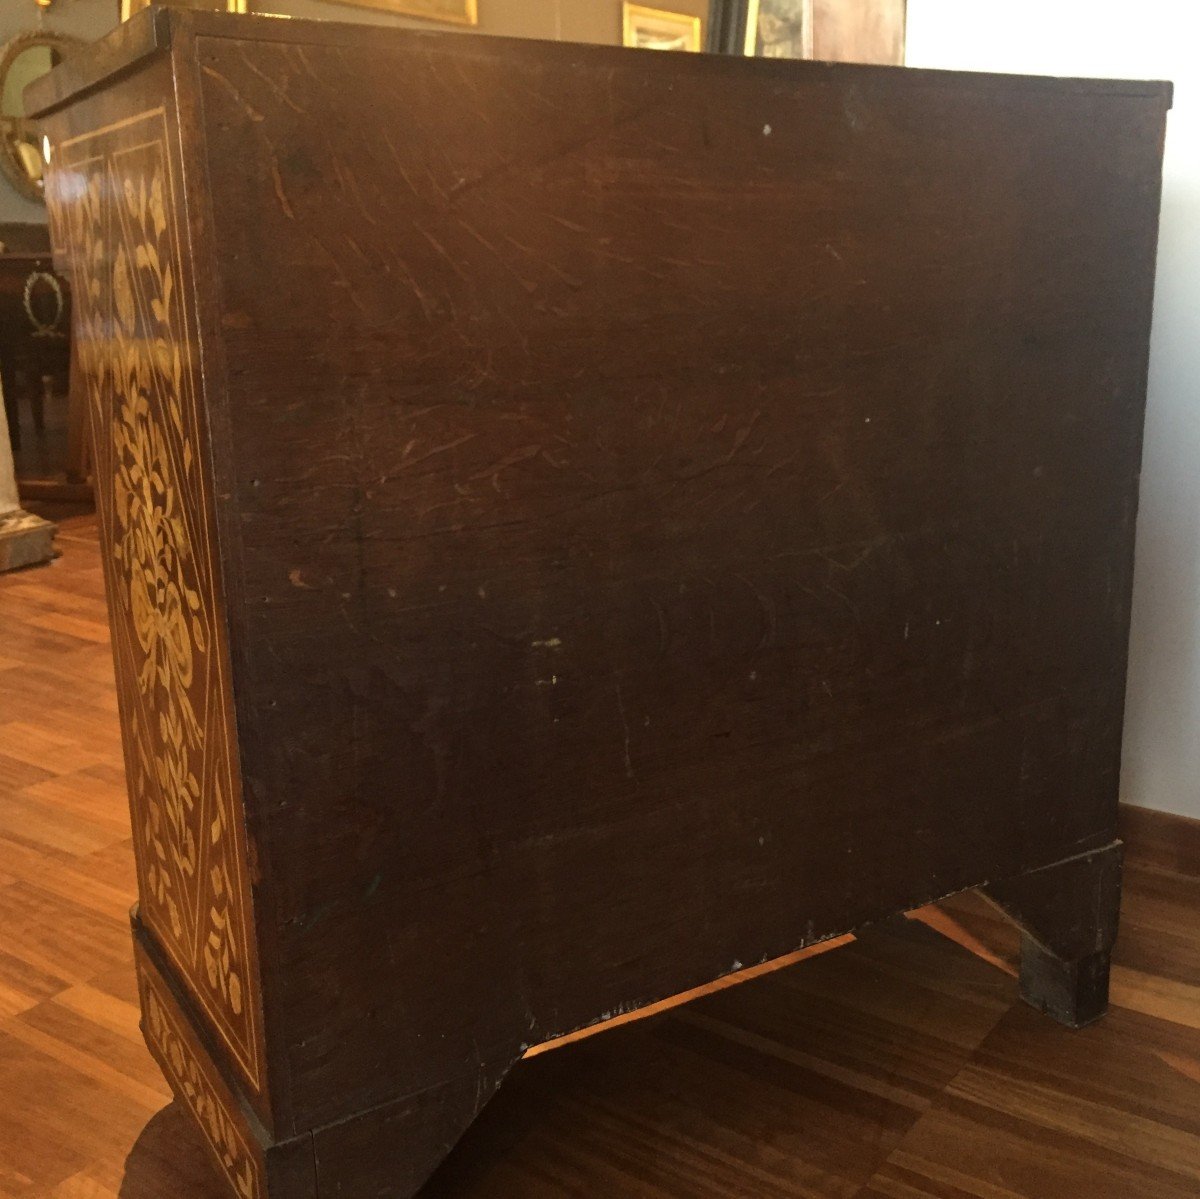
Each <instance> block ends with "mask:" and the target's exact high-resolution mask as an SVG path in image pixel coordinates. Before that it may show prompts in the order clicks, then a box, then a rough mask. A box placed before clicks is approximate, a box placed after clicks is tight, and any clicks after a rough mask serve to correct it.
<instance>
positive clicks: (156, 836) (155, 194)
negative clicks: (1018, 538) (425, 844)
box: [49, 110, 262, 1090]
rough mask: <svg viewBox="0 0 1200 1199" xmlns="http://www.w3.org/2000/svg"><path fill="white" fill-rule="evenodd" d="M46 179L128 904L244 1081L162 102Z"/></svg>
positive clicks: (235, 854)
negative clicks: (96, 574)
mask: <svg viewBox="0 0 1200 1199" xmlns="http://www.w3.org/2000/svg"><path fill="white" fill-rule="evenodd" d="M49 186H50V188H51V189H52V191H53V195H52V202H53V204H54V207H55V209H56V213H57V219H58V221H59V223H60V224H61V226H62V230H63V232H64V233H65V234H66V239H67V241H68V244H69V252H70V257H71V265H72V272H73V275H74V279H75V291H76V337H77V345H78V351H77V353H78V364H79V367H80V369H81V374H82V377H83V380H84V382H85V384H86V387H87V390H88V396H89V401H90V408H91V418H92V430H93V438H94V443H95V445H94V456H95V473H96V483H97V503H98V508H99V512H100V517H101V523H102V536H103V543H104V547H105V549H106V553H107V561H106V571H107V582H108V595H109V606H110V611H111V615H112V625H113V645H114V654H115V658H116V665H117V679H118V687H119V691H120V699H121V719H122V731H123V734H124V740H125V749H126V763H127V769H128V774H129V787H130V802H131V806H132V810H133V821H134V841H135V850H136V853H137V858H138V872H139V882H140V892H141V896H140V898H141V903H140V912H141V918H142V920H143V922H144V923H145V925H146V926H147V928H149V929H150V931H151V932H152V933H153V934H154V936H155V938H156V939H157V940H158V941H159V943H160V944H161V946H162V948H163V950H164V951H165V952H166V953H167V954H168V956H169V957H170V958H171V960H172V962H173V963H174V965H175V966H176V968H177V969H178V971H179V974H180V977H181V980H182V981H183V982H184V983H185V984H186V985H187V987H188V989H189V991H190V992H191V994H192V996H193V998H194V999H195V1000H196V1004H197V1007H198V1008H200V1009H201V1010H203V1012H204V1013H205V1014H206V1015H207V1016H208V1017H209V1019H210V1021H211V1024H212V1027H213V1029H214V1031H216V1032H217V1033H218V1034H219V1035H220V1037H221V1039H222V1040H223V1041H224V1042H225V1044H226V1045H227V1047H228V1048H229V1050H230V1053H231V1055H232V1057H233V1059H234V1060H235V1061H236V1063H237V1064H238V1065H239V1066H240V1067H241V1069H242V1071H243V1073H244V1074H245V1077H246V1079H247V1081H248V1082H249V1083H250V1084H251V1085H252V1086H253V1087H254V1088H255V1089H256V1090H257V1089H259V1087H260V1083H261V1079H262V1053H261V1030H260V1028H259V1027H258V1023H259V1020H260V1009H259V1003H258V983H257V973H256V971H257V965H256V962H255V959H254V955H253V949H254V947H253V943H252V939H251V931H252V928H253V922H252V920H251V915H250V910H249V902H248V900H249V879H248V871H247V865H246V861H247V855H246V845H245V830H244V827H243V822H242V818H241V784H240V779H239V776H238V771H237V764H236V759H235V752H234V740H233V722H232V716H231V713H232V698H231V689H230V682H229V661H228V652H227V647H226V644H225V641H224V636H223V633H222V626H221V622H220V612H219V608H218V598H217V596H218V590H217V579H216V570H217V567H216V563H215V558H214V555H213V550H212V546H213V539H214V535H215V534H214V529H213V513H212V497H211V494H210V491H209V489H210V483H209V481H208V479H207V478H206V476H205V472H204V470H203V461H204V459H205V454H206V440H205V439H206V429H205V422H204V420H203V419H202V413H201V411H200V409H199V406H198V404H199V395H198V386H197V381H198V362H197V359H196V340H195V336H194V333H193V331H192V330H191V329H190V328H189V327H188V324H187V320H188V318H187V314H186V305H185V304H184V303H183V302H182V292H183V289H184V286H185V281H184V278H183V258H182V255H181V252H180V237H179V230H178V228H177V224H176V222H177V220H178V215H177V209H176V206H175V203H174V198H173V189H174V185H173V178H172V167H171V160H170V155H169V151H168V143H167V130H166V121H165V116H164V114H163V112H162V111H161V110H159V111H155V112H153V113H148V114H146V115H144V116H142V117H139V118H136V119H134V120H133V121H127V122H123V123H122V124H121V125H119V126H115V127H113V128H112V129H108V130H102V131H99V132H97V133H94V134H89V135H87V136H85V137H82V138H79V139H77V140H75V141H74V142H70V143H67V144H66V145H64V146H63V147H62V151H61V153H60V155H59V156H58V159H57V161H56V163H55V169H54V171H53V172H52V177H51V179H50V183H49Z"/></svg>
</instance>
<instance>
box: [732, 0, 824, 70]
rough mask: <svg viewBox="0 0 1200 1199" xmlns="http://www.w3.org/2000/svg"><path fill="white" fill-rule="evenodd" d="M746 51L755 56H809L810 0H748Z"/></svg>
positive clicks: (811, 4)
mask: <svg viewBox="0 0 1200 1199" xmlns="http://www.w3.org/2000/svg"><path fill="white" fill-rule="evenodd" d="M746 53H747V54H750V55H754V56H756V57H758V58H812V56H813V0H749V3H748V5H747V14H746Z"/></svg>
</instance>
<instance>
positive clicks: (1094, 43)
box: [908, 0, 1200, 817]
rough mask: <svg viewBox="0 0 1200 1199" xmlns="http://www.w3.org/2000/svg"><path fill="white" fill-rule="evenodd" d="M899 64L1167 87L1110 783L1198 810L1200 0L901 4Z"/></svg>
mask: <svg viewBox="0 0 1200 1199" xmlns="http://www.w3.org/2000/svg"><path fill="white" fill-rule="evenodd" d="M908 64H909V65H910V66H914V67H955V68H963V69H967V70H979V71H1017V72H1023V73H1030V74H1048V75H1094V76H1114V77H1125V78H1136V79H1170V80H1172V81H1173V82H1174V83H1175V107H1174V109H1173V111H1172V112H1171V115H1170V117H1169V119H1168V131H1167V153H1166V165H1165V170H1164V176H1165V177H1164V185H1163V212H1162V227H1161V235H1160V241H1159V254H1158V283H1157V291H1156V296H1155V304H1154V332H1153V336H1152V338H1151V354H1150V394H1149V406H1148V411H1147V415H1146V443H1145V456H1144V459H1143V467H1142V493H1141V508H1140V512H1139V517H1138V546H1137V570H1136V573H1135V577H1134V601H1133V634H1132V641H1131V649H1130V664H1129V691H1128V698H1127V709H1126V729H1125V754H1124V756H1125V761H1124V768H1123V772H1122V780H1121V789H1122V798H1123V799H1125V800H1126V801H1127V802H1129V803H1136V804H1142V805H1145V806H1147V807H1152V808H1161V809H1164V810H1166V811H1170V812H1180V813H1183V814H1185V815H1189V816H1195V817H1200V2H1198V0H1139V2H1138V3H1136V4H1133V3H1130V2H1129V0H908Z"/></svg>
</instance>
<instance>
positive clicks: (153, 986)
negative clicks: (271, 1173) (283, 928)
mask: <svg viewBox="0 0 1200 1199" xmlns="http://www.w3.org/2000/svg"><path fill="white" fill-rule="evenodd" d="M139 974H140V975H141V988H142V1011H143V1012H144V1013H145V1017H146V1020H145V1030H146V1036H147V1038H148V1040H149V1041H150V1044H151V1045H152V1046H153V1047H154V1048H155V1049H156V1050H157V1051H158V1057H159V1059H160V1061H161V1062H162V1064H163V1068H164V1070H165V1071H166V1073H167V1076H168V1077H167V1081H168V1082H169V1083H170V1084H171V1089H172V1091H174V1092H175V1095H176V1096H177V1097H178V1098H179V1099H180V1100H181V1101H182V1102H183V1103H185V1104H187V1106H188V1108H189V1109H190V1110H191V1112H192V1115H193V1116H194V1117H195V1119H196V1122H197V1123H198V1124H199V1125H200V1127H201V1129H203V1131H204V1135H205V1137H207V1138H208V1142H209V1144H210V1145H211V1146H212V1149H213V1152H214V1153H215V1154H216V1157H217V1160H218V1161H219V1162H220V1164H221V1168H222V1169H223V1170H224V1171H225V1174H226V1175H227V1177H228V1178H229V1181H230V1183H231V1184H232V1186H233V1189H234V1193H235V1194H237V1195H240V1196H243V1197H244V1199H259V1196H260V1195H261V1194H262V1190H261V1187H260V1182H259V1169H258V1162H257V1161H256V1160H255V1158H254V1155H253V1154H252V1153H251V1151H250V1148H249V1145H248V1144H247V1141H246V1138H245V1136H244V1135H243V1134H242V1131H241V1128H240V1126H239V1124H238V1123H237V1122H236V1121H235V1120H234V1119H233V1118H232V1117H231V1116H230V1113H229V1110H228V1104H229V1103H230V1100H229V1098H228V1095H227V1092H226V1091H225V1088H224V1087H223V1086H221V1085H220V1084H217V1083H215V1082H214V1080H213V1079H212V1078H211V1077H210V1074H211V1071H212V1066H211V1065H209V1064H208V1063H206V1062H205V1063H202V1062H201V1061H200V1059H199V1058H198V1057H197V1056H196V1054H195V1053H193V1052H192V1049H191V1046H190V1044H189V1042H188V1041H187V1040H186V1038H185V1037H184V1036H183V1035H182V1034H181V1032H180V1030H179V1027H178V1025H177V1022H176V1020H175V1019H174V1017H173V1016H172V1014H171V1008H170V1006H169V1004H168V1003H167V1001H166V1000H165V998H164V997H163V996H162V995H160V994H159V991H158V984H157V983H156V982H155V980H154V979H153V978H152V977H151V976H150V974H149V973H148V972H147V971H146V970H144V969H142V970H140V971H139Z"/></svg>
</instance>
